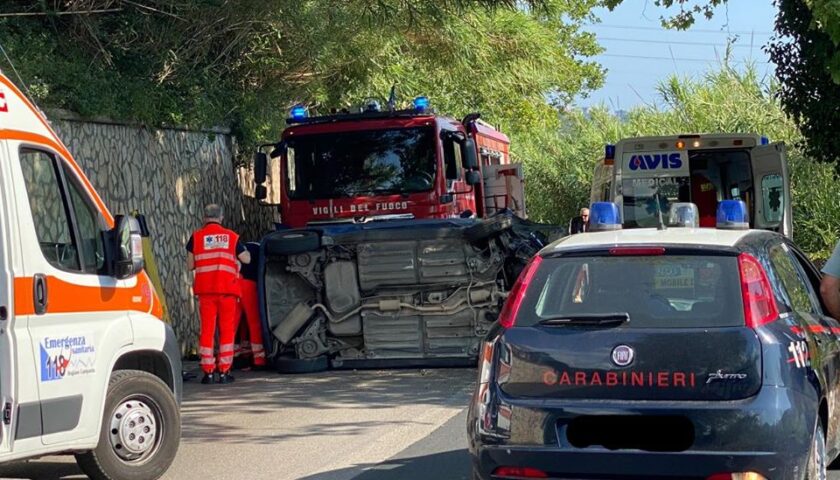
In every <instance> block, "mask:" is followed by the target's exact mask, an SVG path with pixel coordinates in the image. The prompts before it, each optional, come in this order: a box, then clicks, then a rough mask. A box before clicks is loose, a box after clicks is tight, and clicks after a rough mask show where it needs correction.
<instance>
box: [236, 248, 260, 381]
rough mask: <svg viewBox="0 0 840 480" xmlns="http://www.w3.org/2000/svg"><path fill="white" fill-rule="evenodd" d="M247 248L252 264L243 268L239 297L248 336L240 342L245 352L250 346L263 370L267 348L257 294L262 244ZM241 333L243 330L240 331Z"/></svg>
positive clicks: (258, 366) (241, 338)
mask: <svg viewBox="0 0 840 480" xmlns="http://www.w3.org/2000/svg"><path fill="white" fill-rule="evenodd" d="M245 248H247V249H248V253H249V254H250V255H251V263H249V264H247V265H243V266H242V277H241V278H240V279H239V285H240V287H241V289H242V296H241V297H239V298H240V303H239V305H240V307H241V309H242V311H244V312H245V321H246V322H247V325H248V328H247V329H246V330H247V331H248V336H247V337H245V336H241V337H240V341H241V343H242V345H243V351H244V350H245V347H244V346H245V345H247V344H250V347H251V355H252V356H253V362H254V367H256V368H257V369H261V368H262V367H264V366H265V347H264V346H263V337H262V323H261V322H260V303H259V294H258V293H257V266H258V262H257V261H256V259H257V257H258V256H259V252H260V244H259V243H253V242H251V243H248V244H246V245H245ZM241 331H242V329H240V332H241Z"/></svg>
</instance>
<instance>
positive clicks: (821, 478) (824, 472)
mask: <svg viewBox="0 0 840 480" xmlns="http://www.w3.org/2000/svg"><path fill="white" fill-rule="evenodd" d="M827 478H828V459H827V458H826V453H825V434H824V433H823V428H822V421H819V422H817V429H816V431H815V432H814V441H813V442H812V444H811V454H810V455H808V475H807V479H808V480H826V479H827Z"/></svg>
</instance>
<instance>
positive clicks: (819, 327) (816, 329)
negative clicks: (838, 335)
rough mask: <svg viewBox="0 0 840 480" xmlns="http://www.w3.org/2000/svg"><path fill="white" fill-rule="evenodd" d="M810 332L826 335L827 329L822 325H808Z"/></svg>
mask: <svg viewBox="0 0 840 480" xmlns="http://www.w3.org/2000/svg"><path fill="white" fill-rule="evenodd" d="M808 330H810V331H811V333H826V329H825V327H823V326H822V325H808Z"/></svg>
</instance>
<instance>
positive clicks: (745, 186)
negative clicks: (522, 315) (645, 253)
mask: <svg viewBox="0 0 840 480" xmlns="http://www.w3.org/2000/svg"><path fill="white" fill-rule="evenodd" d="M732 199H734V200H743V201H744V202H746V204H747V207H748V209H749V214H750V226H751V227H752V228H760V229H766V230H773V231H778V232H780V233H783V234H784V235H786V236H788V237H790V236H791V235H792V234H793V216H792V210H791V203H790V178H789V175H788V168H787V160H786V158H785V145H784V143H770V142H769V141H768V139H767V138H766V137H761V136H758V135H753V134H702V135H671V136H662V137H638V138H626V139H624V140H621V141H620V142H618V143H617V144H615V145H607V146H606V152H605V156H604V161H603V162H599V163H598V165H597V167H596V168H595V175H594V176H593V179H592V192H591V201H592V202H601V201H609V202H616V203H617V204H618V206H619V208H620V209H621V214H622V222H623V224H624V227H625V228H633V227H655V226H657V225H658V222H659V217H658V215H659V212H660V211H662V212H663V213H664V215H665V216H666V217H667V214H668V209H669V207H670V205H671V204H672V203H674V202H692V203H694V204H696V205H697V206H698V209H699V210H700V223H701V227H703V226H707V227H714V226H715V212H716V210H717V203H718V202H720V201H721V200H732Z"/></svg>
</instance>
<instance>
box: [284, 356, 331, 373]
mask: <svg viewBox="0 0 840 480" xmlns="http://www.w3.org/2000/svg"><path fill="white" fill-rule="evenodd" d="M274 366H275V367H276V368H277V371H278V372H279V373H316V372H323V371H324V370H326V369H327V368H329V366H330V362H329V359H328V358H327V356H326V355H320V356H317V357H315V358H297V357H277V358H275V359H274Z"/></svg>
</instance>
